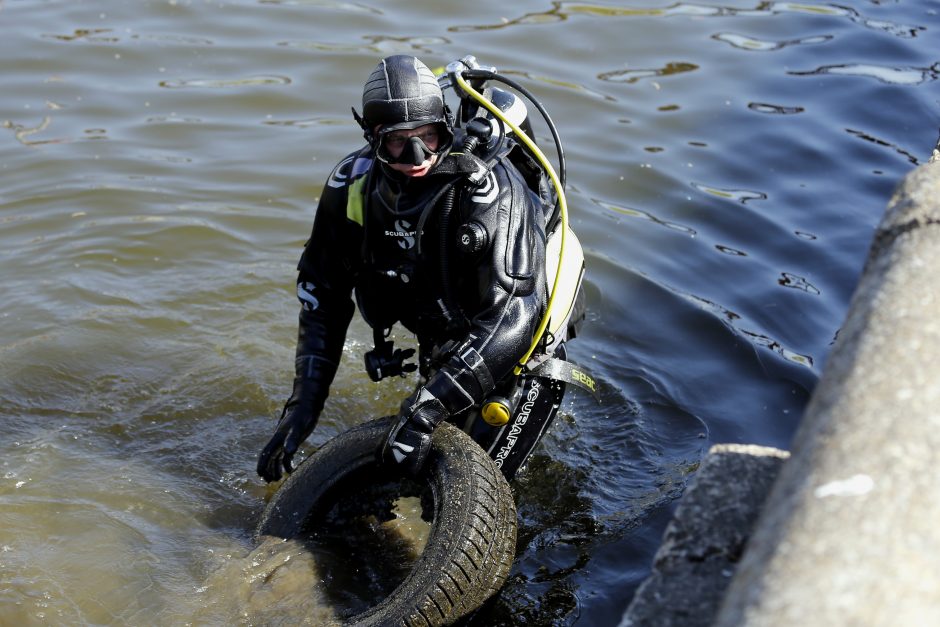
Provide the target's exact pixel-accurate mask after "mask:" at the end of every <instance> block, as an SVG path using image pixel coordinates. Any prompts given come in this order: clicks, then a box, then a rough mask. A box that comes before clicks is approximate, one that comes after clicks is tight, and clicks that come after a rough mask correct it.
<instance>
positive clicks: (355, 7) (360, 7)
mask: <svg viewBox="0 0 940 627" xmlns="http://www.w3.org/2000/svg"><path fill="white" fill-rule="evenodd" d="M257 2H258V4H283V5H287V6H313V7H317V8H321V9H328V10H331V11H342V12H346V13H372V14H375V15H382V11H380V10H379V9H377V8H375V7H371V6H369V5H366V4H359V3H356V2H336V1H335V0H257Z"/></svg>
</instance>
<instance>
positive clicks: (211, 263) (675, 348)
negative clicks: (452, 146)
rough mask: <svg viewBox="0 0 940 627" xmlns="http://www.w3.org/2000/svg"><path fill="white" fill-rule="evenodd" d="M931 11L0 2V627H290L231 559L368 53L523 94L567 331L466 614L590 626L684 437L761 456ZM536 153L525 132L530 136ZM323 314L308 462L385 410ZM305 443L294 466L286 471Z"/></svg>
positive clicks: (281, 585) (642, 550)
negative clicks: (509, 554) (325, 379)
mask: <svg viewBox="0 0 940 627" xmlns="http://www.w3.org/2000/svg"><path fill="white" fill-rule="evenodd" d="M938 9H940V6H938V4H937V3H936V2H933V1H928V0H920V1H917V2H903V1H901V0H896V1H890V0H872V1H869V2H856V3H853V4H852V6H843V5H842V4H827V3H816V2H812V3H788V2H759V1H757V0H751V1H749V2H743V1H730V0H729V1H728V2H725V3H723V4H717V3H714V2H702V3H695V4H692V3H675V4H671V5H656V3H653V2H649V1H648V0H647V2H646V3H643V2H606V3H597V4H586V3H577V2H532V1H525V2H516V3H506V2H495V1H492V0H482V1H480V2H474V3H431V2H416V1H412V2H409V1H404V2H396V3H384V4H380V3H377V2H374V1H373V2H369V1H366V2H339V1H334V0H233V1H226V2H218V1H213V2H208V1H203V0H160V1H158V0H136V1H134V2H118V1H117V0H97V1H95V2H91V1H83V0H6V1H0V24H2V26H3V37H2V38H0V76H2V87H3V88H2V90H0V125H2V126H0V181H2V184H0V264H2V265H0V268H2V283H0V285H2V290H0V295H2V298H0V322H2V327H0V328H2V334H0V403H2V404H0V427H2V432H3V436H2V440H0V623H2V624H11V625H13V624H16V625H28V624H63V625H64V624H68V625H76V624H78V625H81V624H87V625H91V624H107V625H149V624H187V623H189V624H233V623H243V624H278V623H288V624H298V623H302V622H306V623H307V624H323V623H325V622H328V621H329V620H331V617H330V616H331V615H330V609H329V605H328V604H324V603H323V602H322V601H323V599H322V598H320V597H319V596H318V595H319V592H318V590H319V588H318V585H319V584H318V579H317V573H316V568H315V564H313V563H312V562H311V561H310V559H309V556H307V555H306V554H305V553H304V551H303V550H301V549H300V548H298V547H291V546H277V547H271V546H262V547H258V548H256V547H255V545H254V544H253V542H252V539H251V533H252V529H253V527H254V524H255V522H256V521H257V519H258V516H259V514H260V511H261V509H262V508H263V505H264V502H265V499H266V498H267V497H268V496H269V495H270V492H269V489H268V488H266V487H265V486H264V485H263V484H262V483H261V482H260V480H259V479H257V478H256V477H255V475H254V463H255V459H256V454H257V452H258V450H259V449H260V447H261V446H262V445H263V444H264V442H265V441H266V439H267V437H268V436H269V434H270V432H271V429H272V428H273V424H274V417H275V415H276V412H277V410H278V409H279V407H280V405H281V403H282V402H283V400H284V399H285V398H286V396H287V394H288V393H289V386H290V379H291V372H292V355H293V343H294V337H295V332H296V313H297V305H296V301H295V299H294V297H293V294H292V292H293V289H292V286H293V281H294V266H295V263H296V260H297V257H298V255H299V253H300V249H301V246H302V244H303V242H304V240H305V238H306V235H307V233H308V232H309V228H310V225H311V223H312V219H313V212H314V208H315V205H316V199H317V196H318V194H319V192H320V189H321V186H322V185H323V182H324V180H325V178H326V176H327V174H328V173H329V170H330V169H331V167H332V165H333V164H334V162H335V161H336V160H337V159H338V158H339V157H340V156H341V155H343V154H345V153H346V152H347V151H348V150H350V149H352V148H353V147H355V146H357V145H358V144H359V141H360V134H359V132H358V131H357V128H356V127H355V126H354V124H353V123H352V120H351V117H350V115H349V107H350V106H351V105H353V104H357V103H358V99H359V95H360V90H361V83H362V81H363V80H364V78H365V77H366V76H367V75H368V72H369V71H371V69H372V67H373V66H374V64H375V63H376V61H377V60H378V59H379V58H380V57H382V56H384V55H387V54H391V53H398V52H406V53H413V54H417V55H419V56H421V57H422V58H423V59H424V60H425V61H426V62H428V64H429V65H432V66H435V65H441V64H444V63H446V62H448V61H450V60H453V59H456V58H459V57H461V56H463V55H465V54H468V53H473V54H476V56H477V57H478V58H480V60H481V61H483V62H485V63H490V64H493V65H496V66H497V67H499V68H500V69H501V70H503V71H505V72H507V73H510V74H511V75H513V76H514V77H515V78H516V79H517V80H519V81H521V82H523V83H524V84H526V85H527V86H528V87H529V88H530V89H531V90H533V91H534V92H535V93H537V94H538V95H539V97H540V98H541V99H542V101H543V103H544V104H545V105H546V106H547V107H548V109H549V110H550V111H551V113H552V115H553V117H554V119H555V122H556V124H557V125H558V127H559V129H560V131H561V133H562V136H563V138H564V139H565V142H566V144H565V147H566V152H567V154H568V158H569V171H568V181H569V185H570V191H569V204H570V205H571V211H572V221H573V224H574V226H575V228H576V229H577V231H578V234H579V236H580V237H581V239H582V242H583V243H584V245H585V250H586V254H587V261H588V265H589V270H588V278H587V280H588V296H589V305H590V309H591V313H590V319H589V322H590V324H589V325H588V326H587V328H586V329H585V332H584V334H583V336H582V337H581V338H579V339H578V341H577V342H576V343H574V344H572V345H571V352H572V355H573V358H574V359H575V360H577V361H578V362H580V363H582V364H584V365H585V366H588V367H589V368H590V369H591V370H592V371H593V372H594V373H595V374H596V375H598V377H599V378H600V379H601V380H602V382H603V392H604V394H603V396H604V403H603V404H601V405H596V404H594V403H593V401H590V400H588V399H586V398H583V397H580V396H578V395H576V394H573V395H571V396H569V399H568V401H567V402H566V406H565V412H564V414H565V415H564V416H563V417H562V418H561V419H560V420H559V421H558V424H557V426H556V428H555V429H554V430H553V432H552V433H551V434H550V435H549V436H548V438H547V440H546V442H545V445H544V447H543V448H542V449H541V451H540V454H539V455H538V456H537V457H536V458H535V459H534V460H533V462H532V463H531V464H530V467H529V469H528V472H527V474H525V475H524V476H523V477H521V478H520V480H519V481H518V482H517V484H516V492H517V501H518V507H519V515H520V525H521V526H520V537H519V553H518V557H517V561H516V565H515V567H514V569H513V571H512V574H511V576H510V581H509V582H508V584H507V585H506V586H505V588H504V589H503V591H502V592H501V594H500V596H499V597H498V599H497V600H496V602H495V603H494V604H493V605H492V606H491V607H488V608H487V609H486V610H485V612H483V613H481V614H480V615H478V616H477V617H476V618H475V619H474V621H473V622H474V624H480V625H492V624H532V625H536V624H538V625H544V624H557V625H568V624H575V623H577V624H581V625H610V624H617V623H618V622H619V620H620V617H621V615H622V612H623V610H624V608H625V607H626V605H627V603H628V602H629V600H630V597H631V595H632V594H633V591H634V589H635V587H636V586H637V585H638V583H639V582H640V581H641V580H642V578H643V577H644V575H645V574H646V573H647V572H648V569H649V563H650V560H651V557H652V554H653V552H654V551H655V549H656V546H657V543H658V539H659V537H660V534H661V532H662V528H663V525H664V524H665V522H666V520H667V519H668V516H669V514H670V512H671V509H672V507H673V506H674V504H675V500H676V498H677V497H678V496H679V495H680V494H681V492H682V490H683V488H684V486H685V484H686V482H687V481H688V479H689V477H690V476H691V473H693V472H694V470H695V468H696V465H697V463H698V461H699V460H700V459H701V457H702V455H703V454H704V452H705V451H706V450H707V448H708V446H709V445H711V444H712V443H715V442H729V441H730V442H752V443H759V444H766V445H773V446H780V447H787V445H788V443H789V440H790V437H791V436H792V434H793V431H794V429H795V427H796V425H797V423H798V420H799V418H800V414H801V411H802V409H803V406H804V404H805V402H806V400H807V397H808V394H809V392H810V391H811V390H812V388H813V386H814V384H815V382H816V380H817V378H818V376H819V373H820V371H821V369H822V367H823V364H824V361H825V358H826V355H827V353H828V351H829V350H830V347H831V343H832V341H833V339H834V338H835V336H836V335H837V333H838V330H839V325H840V324H841V321H842V318H843V316H844V314H845V310H846V306H847V304H848V300H849V297H850V296H851V293H852V291H853V289H854V286H855V283H856V281H857V278H858V275H859V273H860V271H861V265H862V262H863V260H864V257H865V254H866V251H867V247H868V244H869V241H870V237H871V234H872V230H873V228H874V226H875V225H876V224H877V222H878V220H879V218H880V216H881V214H882V211H883V209H884V207H885V203H886V201H887V199H888V197H889V195H890V193H891V190H892V188H893V187H894V185H895V184H896V183H897V181H898V180H899V179H900V177H901V176H903V175H904V174H905V173H906V172H908V171H909V170H910V169H912V168H913V167H915V165H917V164H919V163H923V162H925V161H926V157H927V156H928V155H929V153H930V150H931V148H932V147H933V144H934V142H935V140H936V138H937V128H938V124H940V115H938V107H940V105H938V102H940V86H938V82H937V79H938V76H940V53H938V50H940V37H938V27H940V16H938ZM540 139H544V140H545V141H547V137H540ZM370 346H371V335H370V333H369V332H368V330H367V328H366V327H365V325H364V324H363V323H362V322H361V321H358V320H357V321H355V322H354V324H353V328H352V330H351V333H350V336H349V340H348V342H347V346H346V353H347V359H346V360H345V363H344V365H343V367H342V370H341V374H340V377H339V380H338V381H337V383H336V384H335V386H334V391H333V395H332V397H331V399H330V401H329V402H328V404H327V408H326V411H325V414H324V416H323V418H322V420H321V424H320V426H319V427H318V429H317V431H316V433H315V434H314V436H313V438H312V440H311V444H312V446H316V445H318V444H320V443H322V442H323V441H325V440H326V439H327V438H328V437H330V436H332V435H334V434H336V433H338V432H340V431H341V430H343V429H344V428H345V427H347V426H349V425H352V424H355V423H357V422H359V421H360V420H362V419H364V418H365V417H367V416H373V415H378V414H384V413H389V412H391V411H393V410H394V408H395V407H396V405H397V402H398V399H399V398H400V396H401V395H402V394H403V393H404V392H405V391H406V390H407V389H408V388H409V383H408V382H407V381H400V382H391V383H383V384H382V385H375V384H372V383H371V382H370V381H369V380H368V378H367V377H366V375H365V374H364V373H362V372H361V367H360V363H361V354H362V352H363V351H364V350H366V349H367V348H368V347H370ZM308 450H309V449H308Z"/></svg>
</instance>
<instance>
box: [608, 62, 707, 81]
mask: <svg viewBox="0 0 940 627" xmlns="http://www.w3.org/2000/svg"><path fill="white" fill-rule="evenodd" d="M697 69H698V66H697V65H695V64H694V63H683V62H675V63H667V64H666V65H664V66H663V67H661V68H652V69H638V70H616V71H612V72H602V73H600V74H598V75H597V78H599V79H601V80H602V81H609V82H612V83H635V82H637V81H639V80H642V79H644V78H654V77H658V76H672V75H674V74H682V73H684V72H694V71H695V70H697Z"/></svg>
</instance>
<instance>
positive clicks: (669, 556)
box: [621, 444, 788, 627]
mask: <svg viewBox="0 0 940 627" xmlns="http://www.w3.org/2000/svg"><path fill="white" fill-rule="evenodd" d="M787 457H788V453H786V452H784V451H780V450H777V449H773V448H766V447H761V446H746V445H740V444H719V445H715V446H713V447H712V448H711V449H710V450H709V452H708V454H707V455H706V456H705V458H704V459H703V461H702V464H701V466H700V467H699V469H698V471H697V472H696V474H695V477H694V478H693V479H692V481H691V482H690V485H689V487H688V488H687V489H686V492H685V494H684V495H683V497H682V501H681V502H680V504H679V507H678V508H677V509H676V513H675V516H674V517H673V519H672V521H670V523H669V525H668V526H667V528H666V531H665V532H664V534H663V543H662V545H661V546H660V548H659V550H658V551H657V553H656V557H655V559H654V562H653V570H652V573H651V575H650V576H649V578H647V580H646V581H645V582H644V583H643V585H642V586H640V588H639V589H638V590H637V592H636V594H635V595H634V597H633V601H632V602H631V604H630V607H629V608H627V612H626V613H625V614H624V618H623V622H622V623H621V627H643V626H647V625H648V626H656V627H707V626H708V625H710V624H711V623H712V621H713V620H714V618H715V616H716V614H717V612H718V608H719V605H720V603H721V599H722V597H723V595H724V592H725V590H726V588H727V586H728V585H729V584H730V582H731V576H732V574H733V573H734V569H735V567H736V565H737V563H738V561H739V560H740V558H741V554H742V553H743V551H744V546H745V544H746V542H747V539H748V536H749V535H750V533H751V529H752V527H753V526H754V524H755V522H756V520H757V517H758V514H759V513H760V510H761V506H762V504H763V503H764V500H765V499H766V498H767V495H768V493H769V492H770V489H771V486H772V485H773V482H774V479H776V477H777V474H778V472H779V470H780V467H781V465H782V464H783V462H784V460H785V459H786V458H787Z"/></svg>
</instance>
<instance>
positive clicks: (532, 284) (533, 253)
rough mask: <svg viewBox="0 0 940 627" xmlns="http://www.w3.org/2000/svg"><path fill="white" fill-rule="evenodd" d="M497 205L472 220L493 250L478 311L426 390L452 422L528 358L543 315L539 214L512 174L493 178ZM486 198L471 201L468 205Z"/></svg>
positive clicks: (482, 266)
mask: <svg viewBox="0 0 940 627" xmlns="http://www.w3.org/2000/svg"><path fill="white" fill-rule="evenodd" d="M492 181H493V183H495V185H496V186H497V198H496V200H495V201H494V202H493V203H492V205H491V206H490V207H488V208H485V207H481V206H477V207H475V210H474V212H473V215H474V216H478V217H479V219H480V220H481V221H482V222H484V223H485V226H486V229H487V231H488V232H489V233H490V241H491V243H490V245H489V248H488V249H487V250H486V251H485V255H486V256H485V257H484V258H483V259H482V260H481V262H480V263H479V266H478V268H479V270H478V275H479V290H480V293H481V301H480V302H481V307H480V308H479V311H477V312H467V313H468V315H472V320H471V327H470V330H469V332H468V333H467V335H466V337H465V338H464V340H463V341H462V342H461V343H460V344H459V346H458V348H457V349H456V350H455V351H454V353H453V354H452V355H451V356H450V358H449V359H448V361H447V363H445V364H444V365H443V366H442V367H441V368H440V370H438V372H436V373H435V374H434V375H433V376H432V377H431V378H430V380H429V381H428V382H427V384H426V385H425V389H426V390H427V391H428V392H429V393H430V394H431V395H432V396H433V397H434V398H436V399H438V400H439V401H440V402H441V403H442V404H443V406H444V408H445V409H446V410H447V412H448V413H450V414H455V413H459V412H461V411H464V410H465V409H467V408H469V407H471V406H473V405H478V404H480V403H481V402H482V401H483V400H484V399H485V397H486V396H487V395H488V394H489V393H490V392H491V391H492V390H493V387H494V386H495V384H496V383H497V382H498V381H500V380H501V379H502V378H503V377H504V376H505V375H506V374H508V373H509V371H510V370H511V369H512V368H513V367H514V366H515V365H516V364H517V363H518V361H519V360H520V359H521V358H522V357H523V356H524V355H525V353H526V351H527V350H528V348H529V346H530V345H531V342H532V338H533V335H534V333H535V330H536V328H537V327H538V323H539V321H540V317H541V315H542V313H543V311H544V308H545V299H546V294H545V293H546V280H545V234H544V230H543V226H542V218H541V208H540V207H537V206H536V205H535V203H534V202H533V201H532V199H531V197H530V196H529V194H528V192H527V190H526V188H525V185H524V183H523V182H522V180H521V178H520V177H519V176H518V173H517V172H516V171H515V169H512V168H507V167H506V166H503V165H502V164H500V165H497V166H496V167H495V168H494V171H493V179H492ZM480 198H485V194H482V193H479V192H476V193H474V194H471V201H473V200H474V199H480Z"/></svg>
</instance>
